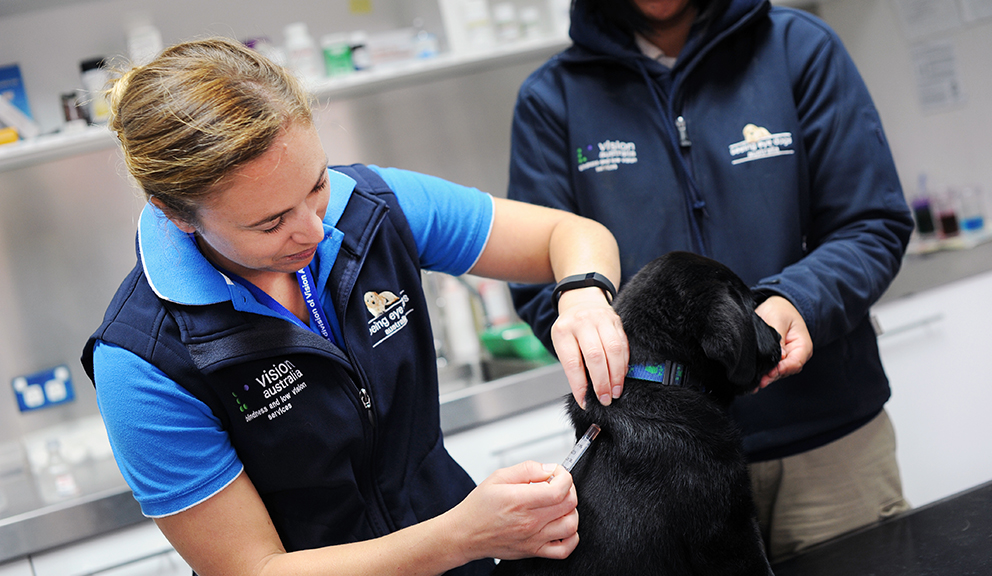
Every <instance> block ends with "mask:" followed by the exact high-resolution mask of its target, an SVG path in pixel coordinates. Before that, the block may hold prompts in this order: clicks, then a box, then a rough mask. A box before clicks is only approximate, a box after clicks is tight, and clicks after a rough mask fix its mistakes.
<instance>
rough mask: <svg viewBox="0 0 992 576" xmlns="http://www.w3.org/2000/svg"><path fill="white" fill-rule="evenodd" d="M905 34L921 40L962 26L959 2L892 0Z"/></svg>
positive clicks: (948, 0) (911, 38) (947, 0)
mask: <svg viewBox="0 0 992 576" xmlns="http://www.w3.org/2000/svg"><path fill="white" fill-rule="evenodd" d="M892 1H893V3H894V4H895V9H896V14H897V15H898V18H899V22H900V24H902V29H903V32H904V33H905V34H906V37H907V38H908V39H910V40H919V39H921V38H925V37H927V36H933V35H934V34H939V33H941V32H948V31H950V30H954V29H955V28H959V27H960V26H961V15H960V14H959V13H958V3H957V0H892Z"/></svg>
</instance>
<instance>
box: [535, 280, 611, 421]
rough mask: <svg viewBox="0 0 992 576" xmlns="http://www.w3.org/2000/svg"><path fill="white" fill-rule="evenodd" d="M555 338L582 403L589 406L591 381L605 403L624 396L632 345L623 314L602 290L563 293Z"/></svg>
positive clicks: (590, 289)
mask: <svg viewBox="0 0 992 576" xmlns="http://www.w3.org/2000/svg"><path fill="white" fill-rule="evenodd" d="M551 341H552V343H553V344H554V347H555V352H556V353H557V354H558V360H559V361H560V362H561V365H562V368H563V369H564V370H565V377H566V378H568V385H569V387H570V388H571V389H572V395H573V396H574V397H575V401H576V402H578V403H579V406H581V407H582V408H583V409H584V408H585V404H586V390H587V388H588V382H589V381H592V385H593V390H595V392H596V398H598V399H599V403H600V404H602V405H603V406H609V405H610V402H612V401H613V399H614V398H619V397H620V394H621V393H622V392H623V382H624V378H625V377H626V376H627V360H628V359H629V357H630V348H629V347H628V343H627V336H626V334H624V331H623V326H622V325H621V323H620V317H619V316H617V313H616V312H615V311H614V310H613V308H612V307H611V306H610V304H609V302H608V301H607V300H606V294H605V293H604V292H603V290H602V289H600V288H597V287H595V286H593V287H589V288H581V289H577V290H569V291H567V292H563V293H562V294H561V298H560V299H559V301H558V320H557V321H555V324H554V326H552V327H551ZM587 374H588V380H587Z"/></svg>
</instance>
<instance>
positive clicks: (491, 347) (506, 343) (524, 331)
mask: <svg viewBox="0 0 992 576" xmlns="http://www.w3.org/2000/svg"><path fill="white" fill-rule="evenodd" d="M479 339H480V340H481V341H482V345H483V346H485V347H486V350H488V351H489V353H490V354H492V355H493V356H494V357H496V358H523V359H525V360H554V357H553V356H552V355H551V353H549V352H548V351H547V350H546V349H545V348H544V344H541V341H540V340H538V339H537V336H534V332H533V331H531V329H530V326H528V325H527V324H526V323H524V322H517V323H514V324H507V325H505V326H495V327H493V328H489V329H488V330H486V331H485V332H483V333H482V334H480V335H479Z"/></svg>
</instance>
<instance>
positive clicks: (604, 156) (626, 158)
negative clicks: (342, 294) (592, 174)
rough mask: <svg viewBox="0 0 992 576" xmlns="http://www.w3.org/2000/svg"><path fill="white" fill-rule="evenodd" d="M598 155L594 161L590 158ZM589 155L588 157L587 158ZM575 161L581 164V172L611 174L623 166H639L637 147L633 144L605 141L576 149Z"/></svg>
mask: <svg viewBox="0 0 992 576" xmlns="http://www.w3.org/2000/svg"><path fill="white" fill-rule="evenodd" d="M593 154H595V155H596V158H595V159H594V160H590V159H589V156H592V155H593ZM587 155H588V156H587ZM575 159H576V161H577V162H578V164H579V172H585V171H586V170H590V169H593V170H596V172H611V171H613V170H616V169H618V168H619V167H620V165H621V164H637V147H636V146H635V145H634V143H633V142H621V141H619V140H605V141H603V142H600V143H599V144H596V146H593V145H591V144H590V145H588V146H586V147H585V148H576V149H575Z"/></svg>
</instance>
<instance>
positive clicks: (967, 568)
mask: <svg viewBox="0 0 992 576" xmlns="http://www.w3.org/2000/svg"><path fill="white" fill-rule="evenodd" d="M772 568H773V570H774V571H775V575H776V576H889V575H892V576H924V575H935V576H936V575H940V576H965V575H970V574H975V575H982V576H985V575H992V482H987V483H985V484H981V485H979V486H976V487H975V488H971V489H969V490H965V491H963V492H961V493H959V494H955V495H953V496H949V497H947V498H945V499H943V500H939V501H937V502H933V503H931V504H927V505H925V506H921V507H920V508H917V509H915V510H911V511H909V512H906V513H904V514H900V515H899V516H896V517H894V518H890V519H888V520H886V521H884V522H882V523H880V524H877V525H875V526H872V527H870V528H866V529H863V530H860V531H856V532H853V533H851V534H847V535H844V536H840V537H838V538H836V539H834V540H831V541H829V542H824V543H823V544H820V545H817V546H814V547H812V548H810V549H809V550H808V551H806V552H804V553H802V554H800V555H799V556H795V557H793V558H790V559H788V560H785V561H783V562H780V563H778V564H775V565H774V566H772Z"/></svg>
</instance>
